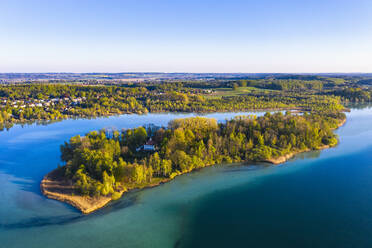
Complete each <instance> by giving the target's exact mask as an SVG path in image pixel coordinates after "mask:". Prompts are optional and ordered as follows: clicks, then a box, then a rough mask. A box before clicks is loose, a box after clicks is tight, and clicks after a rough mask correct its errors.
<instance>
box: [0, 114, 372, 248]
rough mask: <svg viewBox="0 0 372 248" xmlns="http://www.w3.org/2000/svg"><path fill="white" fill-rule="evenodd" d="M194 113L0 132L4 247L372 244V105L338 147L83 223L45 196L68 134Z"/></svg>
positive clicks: (209, 177)
mask: <svg viewBox="0 0 372 248" xmlns="http://www.w3.org/2000/svg"><path fill="white" fill-rule="evenodd" d="M238 114H241V113H221V114H211V115H208V116H210V117H214V118H217V119H218V120H219V121H224V120H225V119H229V118H232V117H233V116H235V115H238ZM191 115H192V114H149V115H123V116H116V117H109V118H99V119H92V120H65V121H61V122H57V123H53V124H50V125H45V126H41V125H39V126H38V125H28V126H24V127H21V126H19V125H16V126H15V127H13V128H11V129H10V130H9V131H4V132H0V186H1V190H0V247H1V248H2V247H4V248H5V247H7V248H8V247H22V248H25V247H37V248H40V247H79V248H80V247H90V248H95V247H372V180H371V179H372V108H370V107H367V108H362V109H356V108H354V109H352V112H351V113H348V114H347V116H348V120H347V123H346V124H345V125H344V126H343V127H341V128H340V129H338V130H337V133H338V134H339V136H340V144H339V145H338V146H337V147H336V148H332V149H327V150H323V151H320V152H319V151H318V152H310V153H305V154H301V155H299V156H297V157H296V158H295V159H292V160H291V161H289V162H287V163H285V164H282V165H280V166H267V165H263V164H255V165H240V166H238V165H223V166H222V165H221V166H215V167H210V168H205V169H202V170H200V171H196V172H192V173H190V174H187V175H183V176H179V177H177V178H176V179H175V180H173V181H171V182H169V183H166V184H164V185H161V186H159V187H155V188H152V189H146V190H142V191H136V192H130V193H128V194H126V195H125V196H124V197H123V198H122V199H120V200H118V201H116V202H113V203H112V204H109V206H107V207H106V208H104V209H102V210H99V211H97V212H95V213H93V214H91V215H88V216H84V215H82V214H80V213H79V212H78V211H77V210H75V209H74V208H72V207H70V206H69V205H67V204H64V203H61V202H58V201H54V200H50V199H46V198H44V197H43V196H42V195H41V193H40V189H39V183H40V181H41V179H42V177H43V175H44V174H46V173H47V172H49V171H50V170H52V169H54V168H55V167H56V166H57V164H58V163H59V162H60V158H59V156H60V152H59V146H60V145H61V144H62V143H63V142H64V141H65V140H68V139H69V138H70V137H71V136H73V135H76V134H81V135H82V134H85V133H86V132H88V131H91V130H97V129H100V128H104V127H105V128H117V129H119V130H120V129H121V128H131V127H137V126H140V125H143V124H146V123H154V124H156V125H166V124H167V122H168V121H169V120H171V119H173V118H180V117H185V116H191Z"/></svg>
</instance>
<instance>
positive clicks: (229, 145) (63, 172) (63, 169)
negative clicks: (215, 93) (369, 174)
mask: <svg viewBox="0 0 372 248" xmlns="http://www.w3.org/2000/svg"><path fill="white" fill-rule="evenodd" d="M345 120H346V116H345V114H344V113H342V112H339V111H312V112H304V113H302V114H293V113H289V112H287V113H286V114H283V113H281V112H278V113H275V114H270V113H266V114H265V115H264V116H261V117H256V116H254V115H251V116H238V117H235V118H234V119H232V120H229V121H226V122H225V123H219V124H218V123H217V121H216V120H215V119H210V118H204V117H192V118H184V119H176V120H173V121H171V122H170V123H169V124H168V127H167V128H160V127H156V126H153V125H148V126H144V127H138V128H134V129H127V130H123V131H122V132H118V131H115V132H108V131H105V130H100V131H93V132H90V133H88V134H86V135H85V136H83V137H81V136H74V137H72V138H71V139H70V141H69V142H65V144H63V145H62V146H61V153H62V154H61V159H62V161H63V162H64V165H63V166H60V167H58V168H57V169H56V170H54V171H52V172H50V173H49V174H47V175H46V176H45V177H44V179H43V180H42V182H41V191H42V193H43V194H44V195H45V196H47V197H49V198H52V199H56V200H60V201H64V202H67V203H69V204H71V205H72V206H74V207H76V208H77V209H79V210H80V211H82V212H83V213H84V214H88V213H91V212H93V211H95V210H97V209H99V208H102V207H103V206H105V205H106V204H107V203H108V202H110V201H111V200H116V199H119V198H120V197H121V196H122V194H123V193H124V192H127V191H129V190H131V189H135V188H145V187H153V186H156V185H159V184H161V183H164V182H167V181H169V180H172V179H173V178H174V177H176V176H178V175H181V174H184V173H188V172H190V171H192V170H195V169H199V168H202V167H206V166H212V165H215V164H221V163H238V162H247V161H266V162H270V163H274V164H278V163H282V162H285V161H286V160H287V159H289V158H291V157H292V156H294V155H295V154H297V153H299V152H304V151H309V150H318V149H324V148H328V147H332V146H335V145H336V144H337V143H338V139H337V136H336V135H335V134H334V133H333V129H336V128H337V127H339V126H340V125H342V124H343V123H344V122H345Z"/></svg>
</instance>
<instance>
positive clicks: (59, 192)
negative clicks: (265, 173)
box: [40, 119, 346, 214]
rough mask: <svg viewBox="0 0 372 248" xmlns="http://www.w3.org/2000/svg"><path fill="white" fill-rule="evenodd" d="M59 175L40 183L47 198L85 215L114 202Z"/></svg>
mask: <svg viewBox="0 0 372 248" xmlns="http://www.w3.org/2000/svg"><path fill="white" fill-rule="evenodd" d="M345 123H346V119H344V120H341V122H340V123H339V124H338V125H337V127H336V128H334V129H337V128H339V127H341V126H343V125H344V124H345ZM330 147H331V146H329V145H324V146H321V147H318V148H317V149H315V150H323V149H327V148H330ZM309 151H311V149H305V150H298V151H293V152H290V153H288V154H286V155H282V156H279V157H275V158H269V159H264V160H261V161H254V162H267V163H271V164H273V165H279V164H282V163H285V162H287V161H288V160H289V159H291V158H293V157H294V156H296V155H297V154H300V153H303V152H309ZM246 162H249V161H246ZM210 166H212V165H210ZM191 171H192V170H191ZM191 171H188V172H185V173H180V174H178V175H176V176H175V177H177V176H179V175H184V174H187V173H189V172H191ZM58 173H59V171H58V168H57V169H54V170H52V171H51V172H49V173H48V174H46V175H45V176H44V178H43V180H42V181H41V183H40V190H41V193H42V194H43V195H44V196H46V197H47V198H50V199H54V200H58V201H61V202H65V203H68V204H70V205H72V206H73V207H75V208H76V209H78V210H80V211H81V212H82V213H83V214H90V213H92V212H94V211H96V210H98V209H101V208H103V207H105V206H106V205H107V204H108V203H109V202H111V201H112V200H114V199H113V198H112V197H111V196H110V195H109V196H99V197H91V196H81V195H75V194H74V192H75V190H74V187H73V185H72V184H71V182H68V181H66V180H64V179H63V178H62V177H61V175H58ZM173 179H174V177H172V178H162V179H159V181H157V182H153V183H150V184H148V185H145V186H143V187H133V188H131V187H129V188H126V189H122V190H120V191H116V193H118V194H119V197H117V198H116V199H115V200H117V199H120V198H121V197H122V196H123V194H124V193H125V192H129V191H131V190H134V189H145V188H152V187H156V186H159V185H161V184H163V183H166V182H169V181H171V180H173Z"/></svg>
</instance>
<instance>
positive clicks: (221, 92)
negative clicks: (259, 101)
mask: <svg viewBox="0 0 372 248" xmlns="http://www.w3.org/2000/svg"><path fill="white" fill-rule="evenodd" d="M214 90H215V92H214V93H212V94H209V95H205V97H206V98H221V97H223V96H242V95H247V94H250V93H258V92H259V93H262V92H270V91H273V90H269V89H259V88H255V87H238V88H237V89H236V90H234V89H232V88H217V89H214Z"/></svg>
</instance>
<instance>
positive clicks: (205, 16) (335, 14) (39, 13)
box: [0, 0, 372, 72]
mask: <svg viewBox="0 0 372 248" xmlns="http://www.w3.org/2000/svg"><path fill="white" fill-rule="evenodd" d="M371 13H372V1H371V0H309V1H306V0H245V1H243V0H241V1H239V0H226V1H225V0H223V1H222V0H221V1H219V0H213V1H210V0H148V1H144V0H143V1H141V0H122V1H110V0H97V1H95V0H90V1H83V0H81V1H79V0H74V1H71V0H61V1H57V0H55V1H54V0H48V1H46V0H45V1H42V0H41V1H37V0H23V1H22V0H0V35H1V37H0V72H126V71H158V72H372V14H371Z"/></svg>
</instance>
